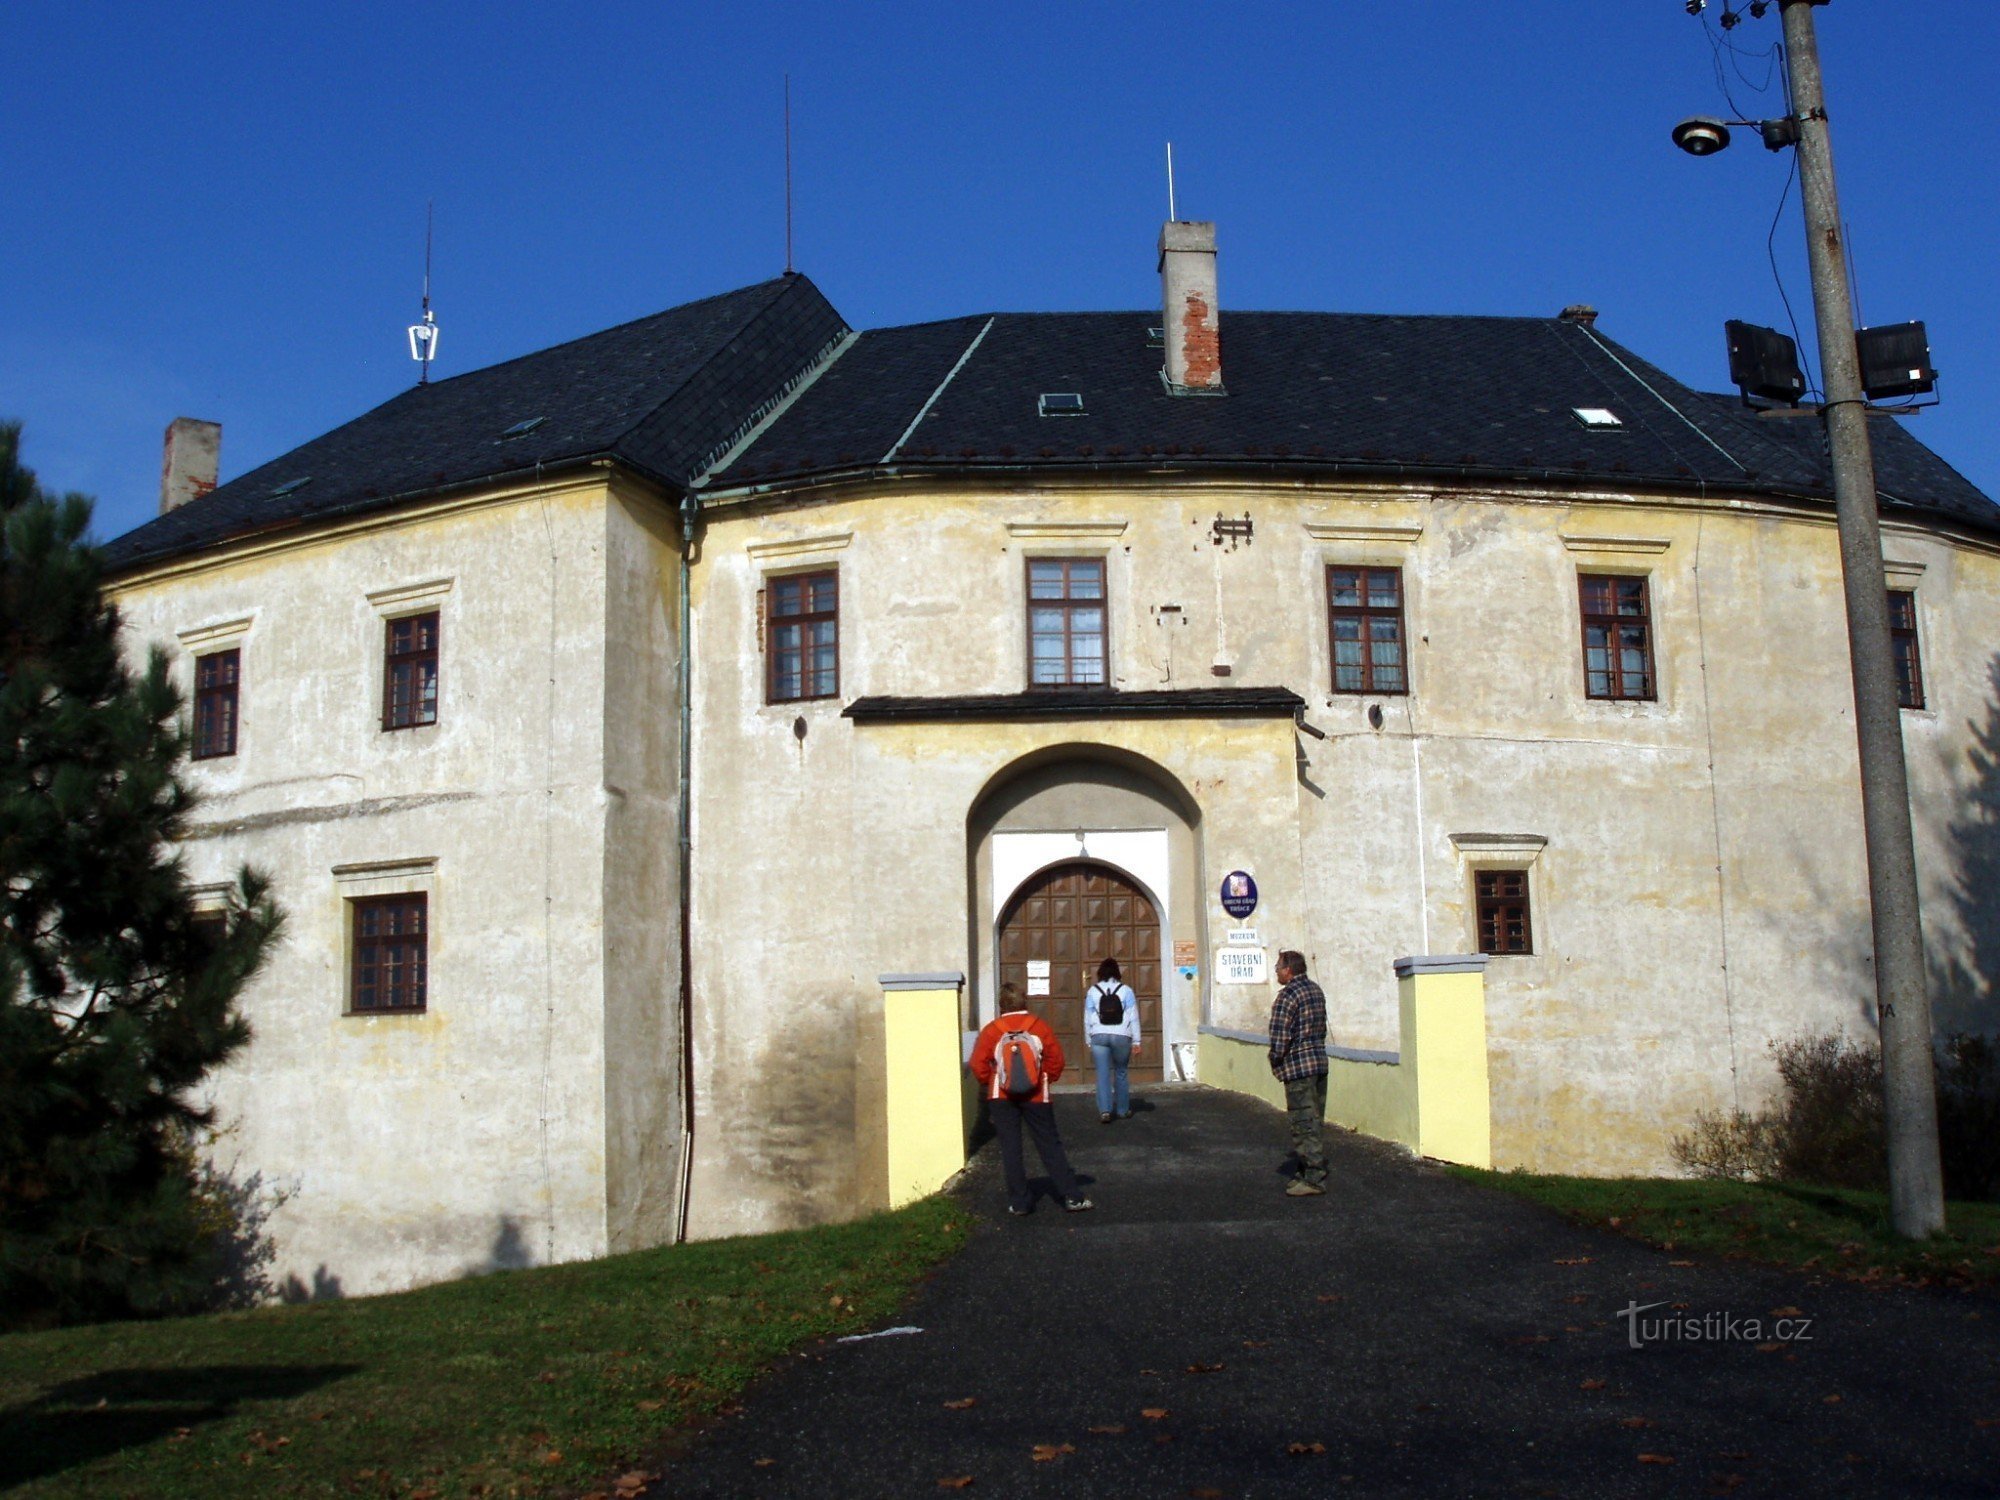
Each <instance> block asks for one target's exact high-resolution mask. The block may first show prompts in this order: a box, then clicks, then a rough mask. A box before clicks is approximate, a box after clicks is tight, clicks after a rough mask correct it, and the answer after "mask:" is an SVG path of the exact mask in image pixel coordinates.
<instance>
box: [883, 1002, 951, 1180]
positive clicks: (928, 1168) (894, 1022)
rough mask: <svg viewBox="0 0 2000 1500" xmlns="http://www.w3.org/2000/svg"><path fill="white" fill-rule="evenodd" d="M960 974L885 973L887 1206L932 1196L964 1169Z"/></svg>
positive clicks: (884, 1077)
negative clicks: (954, 1174)
mask: <svg viewBox="0 0 2000 1500" xmlns="http://www.w3.org/2000/svg"><path fill="white" fill-rule="evenodd" d="M964 982H965V981H964V976H963V975H961V974H956V973H952V974H884V975H882V976H881V984H882V1043H883V1046H882V1051H883V1083H884V1088H883V1094H884V1106H883V1107H884V1111H885V1113H886V1114H887V1117H888V1118H887V1121H886V1126H887V1129H886V1131H885V1134H886V1136H887V1140H888V1158H889V1206H890V1207H891V1208H900V1207H902V1206H903V1205H904V1204H905V1203H910V1202H913V1201H914V1200H916V1199H918V1198H922V1197H925V1196H926V1195H928V1194H930V1193H934V1192H936V1191H937V1190H938V1189H939V1188H940V1187H942V1186H944V1184H945V1182H946V1181H947V1180H948V1179H949V1178H950V1177H951V1176H952V1174H953V1173H955V1172H958V1171H959V1170H961V1169H962V1168H963V1167H964V1166H965V1126H964V1104H963V1099H962V1091H961V1085H960V1082H959V1074H960V1073H961V1071H962V1067H961V1064H960V1053H961V1051H962V1046H961V1042H960V1036H961V1033H960V1030H959V1003H958V994H959V987H960V986H961V985H962V984H963V983H964Z"/></svg>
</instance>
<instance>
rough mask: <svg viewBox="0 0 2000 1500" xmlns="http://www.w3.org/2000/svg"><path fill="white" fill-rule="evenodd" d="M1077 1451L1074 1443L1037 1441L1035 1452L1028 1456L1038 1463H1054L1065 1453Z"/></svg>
mask: <svg viewBox="0 0 2000 1500" xmlns="http://www.w3.org/2000/svg"><path fill="white" fill-rule="evenodd" d="M1074 1452H1076V1444H1074V1443H1037V1444H1035V1448H1034V1452H1032V1453H1030V1454H1029V1455H1028V1456H1029V1457H1030V1458H1032V1459H1034V1461H1035V1462H1036V1463H1038V1464H1047V1463H1054V1462H1055V1461H1056V1460H1057V1459H1058V1458H1061V1457H1062V1456H1063V1454H1065V1453H1074Z"/></svg>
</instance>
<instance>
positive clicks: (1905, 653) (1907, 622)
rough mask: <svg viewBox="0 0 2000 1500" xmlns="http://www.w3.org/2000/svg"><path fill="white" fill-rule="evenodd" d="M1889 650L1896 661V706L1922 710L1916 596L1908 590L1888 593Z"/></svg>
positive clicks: (1922, 694) (1920, 661) (1922, 674)
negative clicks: (1897, 704)
mask: <svg viewBox="0 0 2000 1500" xmlns="http://www.w3.org/2000/svg"><path fill="white" fill-rule="evenodd" d="M1889 649H1890V651H1892V652H1893V653H1895V657H1896V702H1897V703H1899V704H1901V705H1902V706H1903V707H1904V708H1922V707H1923V706H1924V662H1923V653H1922V652H1921V650H1920V649H1919V648H1918V646H1917V596H1916V595H1915V594H1913V593H1911V592H1910V591H1909V590H1908V589H1890V590H1889Z"/></svg>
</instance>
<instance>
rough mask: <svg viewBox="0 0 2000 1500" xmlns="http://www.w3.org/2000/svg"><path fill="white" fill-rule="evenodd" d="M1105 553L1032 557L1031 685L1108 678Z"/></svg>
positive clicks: (1099, 683)
mask: <svg viewBox="0 0 2000 1500" xmlns="http://www.w3.org/2000/svg"><path fill="white" fill-rule="evenodd" d="M1104 604H1105V600H1104V559H1103V558H1101V557H1099V558H1090V557H1031V558H1029V559H1028V685H1029V686H1030V687H1103V686H1104V684H1105V675H1104V661H1105V655H1106V653H1105V649H1104V646H1105V631H1104Z"/></svg>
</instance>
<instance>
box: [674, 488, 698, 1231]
mask: <svg viewBox="0 0 2000 1500" xmlns="http://www.w3.org/2000/svg"><path fill="white" fill-rule="evenodd" d="M700 516H701V501H700V499H699V497H697V496H696V495H695V493H694V492H693V491H692V490H690V491H689V492H688V493H687V494H686V495H683V496H682V497H681V629H680V699H681V701H680V721H681V722H680V730H681V744H680V773H681V774H680V798H679V802H678V805H677V813H678V822H679V825H680V828H679V831H680V882H679V886H680V918H681V922H680V926H681V997H680V998H681V1005H680V1012H681V1163H680V1166H681V1170H680V1179H681V1180H680V1193H679V1204H678V1207H677V1208H676V1210H675V1213H674V1243H675V1244H677V1245H680V1244H685V1243H686V1242H687V1222H688V1198H689V1194H690V1193H691V1192H692V1190H693V1186H694V932H693V918H694V891H693V874H694V840H693V817H694V811H693V808H692V807H691V805H690V804H689V800H688V799H689V788H690V785H691V777H690V774H689V773H690V769H691V768H690V758H691V756H692V754H693V747H694V692H693V682H692V679H693V675H694V651H693V646H692V644H691V642H690V641H689V639H688V632H689V627H690V625H691V622H692V617H693V611H692V608H691V606H690V605H689V602H688V594H689V584H690V581H691V579H692V577H693V573H694V545H695V539H694V538H695V526H696V524H697V522H698V521H699V519H700Z"/></svg>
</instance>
